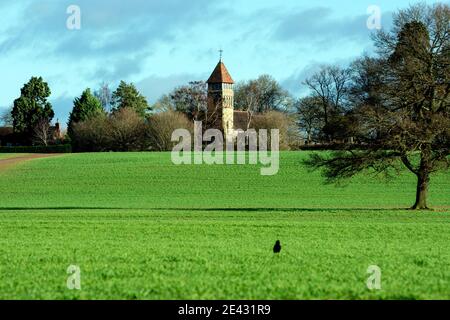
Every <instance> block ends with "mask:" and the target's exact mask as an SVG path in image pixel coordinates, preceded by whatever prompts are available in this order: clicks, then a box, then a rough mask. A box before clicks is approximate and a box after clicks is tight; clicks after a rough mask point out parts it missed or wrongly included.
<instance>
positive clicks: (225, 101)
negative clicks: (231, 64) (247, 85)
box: [207, 59, 234, 136]
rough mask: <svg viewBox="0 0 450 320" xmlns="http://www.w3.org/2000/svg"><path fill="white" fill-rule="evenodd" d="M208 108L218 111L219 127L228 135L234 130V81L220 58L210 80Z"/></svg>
mask: <svg viewBox="0 0 450 320" xmlns="http://www.w3.org/2000/svg"><path fill="white" fill-rule="evenodd" d="M207 83H208V110H215V111H216V112H217V113H218V117H217V125H216V127H217V128H221V129H223V132H224V134H225V136H226V135H228V134H233V132H234V123H233V117H234V89H233V85H234V81H233V79H232V78H231V76H230V74H229V73H228V70H227V68H226V67H225V64H224V63H223V62H222V59H220V61H219V63H218V64H217V66H216V68H215V69H214V71H213V73H212V74H211V76H210V77H209V79H208V81H207Z"/></svg>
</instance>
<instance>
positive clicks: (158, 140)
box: [147, 111, 193, 151]
mask: <svg viewBox="0 0 450 320" xmlns="http://www.w3.org/2000/svg"><path fill="white" fill-rule="evenodd" d="M176 129H187V130H188V131H190V132H193V123H192V121H190V120H189V119H188V118H187V116H186V115H184V114H183V113H181V112H176V111H166V112H161V113H158V114H155V115H152V116H150V117H149V118H148V131H147V138H148V143H149V146H150V149H151V150H157V151H170V150H172V148H173V146H174V145H175V144H176V142H172V141H171V139H172V133H173V131H174V130H176Z"/></svg>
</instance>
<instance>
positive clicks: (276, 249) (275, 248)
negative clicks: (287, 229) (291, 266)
mask: <svg viewBox="0 0 450 320" xmlns="http://www.w3.org/2000/svg"><path fill="white" fill-rule="evenodd" d="M280 251H281V244H280V240H277V242H275V245H274V246H273V253H275V254H276V253H280Z"/></svg>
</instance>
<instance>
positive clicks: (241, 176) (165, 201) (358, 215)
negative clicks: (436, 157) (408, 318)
mask: <svg viewBox="0 0 450 320" xmlns="http://www.w3.org/2000/svg"><path fill="white" fill-rule="evenodd" d="M305 156H306V153H299V152H291V153H289V152H286V153H282V155H281V160H280V171H279V173H278V175H276V176H261V175H260V174H259V167H258V166H250V165H244V166H238V165H234V166H207V165H202V166H196V165H192V166H187V165H184V166H174V165H172V163H171V161H170V154H169V153H104V154H70V155H69V154H68V155H61V156H57V157H53V158H45V159H35V160H31V161H28V162H23V163H20V164H17V165H15V166H14V167H11V168H8V169H7V170H6V171H2V172H0V181H1V184H0V235H1V236H0V298H3V299H6V298H12V299H27V298H33V299H34V298H58V299H59V298H65V299H109V298H118V299H335V298H336V299H345V298H350V299H353V298H356V299H450V267H449V266H450V249H449V244H450V173H445V174H439V175H436V176H433V178H432V183H431V190H430V193H431V194H430V199H429V201H430V204H431V206H433V207H434V208H435V209H436V210H435V211H432V212H412V211H408V210H405V208H408V207H409V206H411V205H412V203H413V202H414V201H413V200H414V192H415V181H414V177H413V176H412V175H410V174H408V173H407V172H404V174H402V175H401V176H400V177H399V178H398V179H396V180H394V181H392V182H391V183H389V184H386V183H385V182H384V181H381V180H376V179H374V178H373V177H369V176H360V177H357V178H355V179H353V181H352V182H351V183H350V184H348V185H346V186H343V187H336V186H334V185H324V184H323V179H322V178H321V176H320V174H319V173H317V172H314V173H311V172H308V171H307V170H306V169H305V168H304V167H302V165H301V160H302V158H304V157H305ZM0 157H1V156H0ZM277 239H280V240H281V243H282V245H283V250H282V253H281V254H280V256H276V257H274V256H273V254H272V253H271V249H272V246H273V244H274V242H275V240H277ZM71 264H74V265H78V266H79V267H80V268H81V286H82V288H81V290H79V291H77V290H75V291H73V290H69V289H67V287H66V279H67V276H68V275H67V273H66V269H67V267H68V266H69V265H71ZM369 265H377V266H379V267H380V268H381V270H382V284H381V285H382V289H381V290H379V291H369V290H368V289H367V287H366V279H367V278H368V276H369V275H368V274H366V270H367V267H368V266H369Z"/></svg>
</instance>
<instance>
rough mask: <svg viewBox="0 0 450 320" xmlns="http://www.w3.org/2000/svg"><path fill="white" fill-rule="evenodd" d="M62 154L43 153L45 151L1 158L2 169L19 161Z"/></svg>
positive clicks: (0, 165)
mask: <svg viewBox="0 0 450 320" xmlns="http://www.w3.org/2000/svg"><path fill="white" fill-rule="evenodd" d="M60 155H61V154H55V153H53V154H50V153H49V154H47V153H46V154H43V153H35V154H27V155H23V156H17V157H13V158H6V159H0V171H3V170H5V169H7V168H9V167H11V166H14V165H16V164H18V163H21V162H24V161H29V160H33V159H40V158H48V157H54V156H60Z"/></svg>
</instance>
